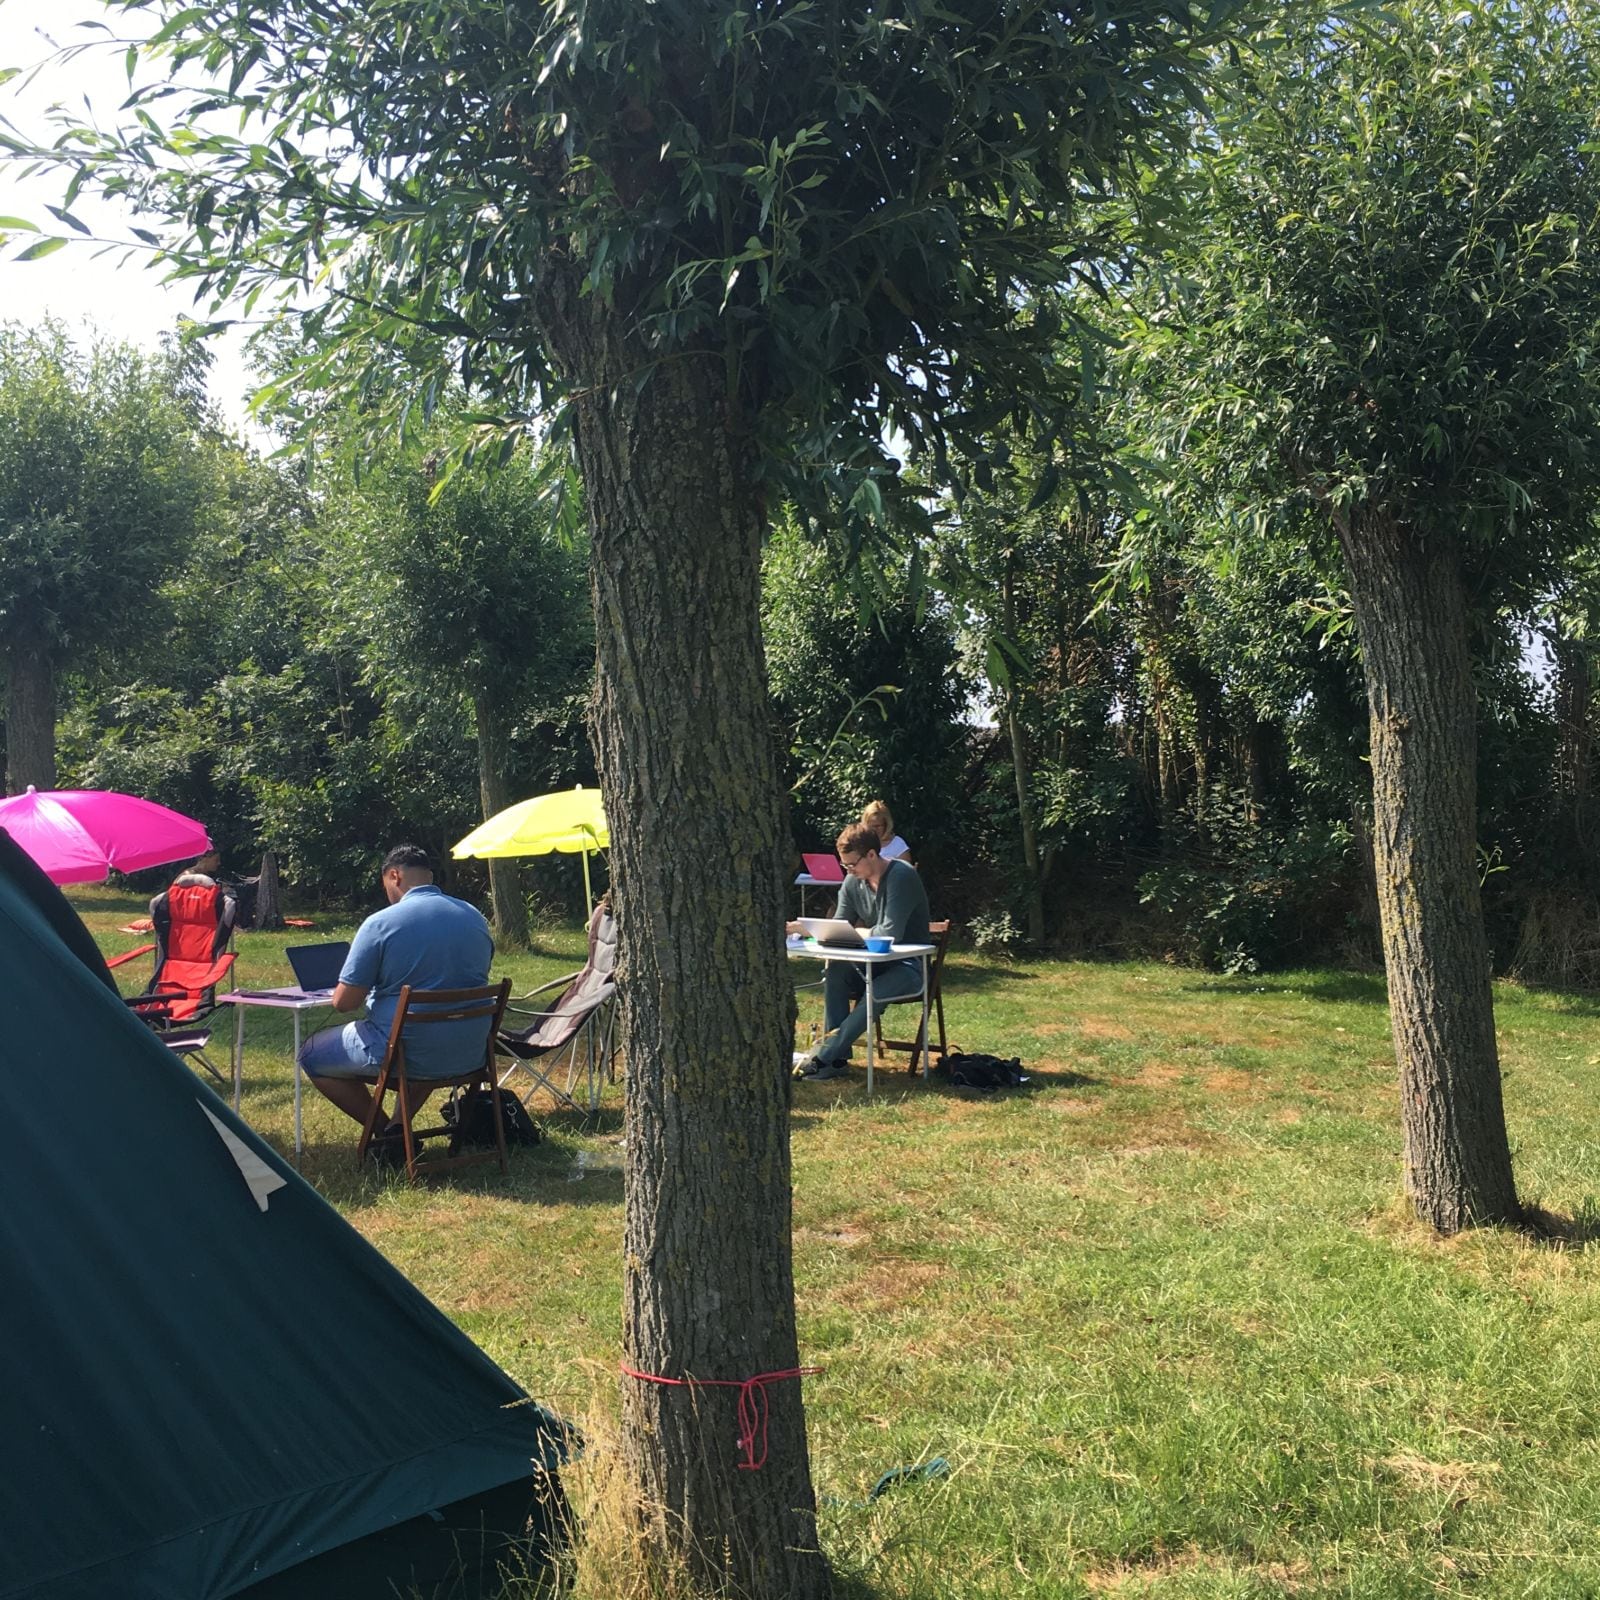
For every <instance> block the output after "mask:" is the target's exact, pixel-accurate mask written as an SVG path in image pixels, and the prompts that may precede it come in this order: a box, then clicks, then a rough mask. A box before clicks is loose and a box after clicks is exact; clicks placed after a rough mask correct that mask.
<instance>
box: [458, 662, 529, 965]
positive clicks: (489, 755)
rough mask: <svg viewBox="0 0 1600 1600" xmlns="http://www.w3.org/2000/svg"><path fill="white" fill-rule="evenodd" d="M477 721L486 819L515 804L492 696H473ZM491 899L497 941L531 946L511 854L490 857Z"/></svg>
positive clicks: (505, 946) (499, 719)
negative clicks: (512, 798) (507, 779)
mask: <svg viewBox="0 0 1600 1600" xmlns="http://www.w3.org/2000/svg"><path fill="white" fill-rule="evenodd" d="M472 714H473V721H474V722H475V723H476V724H477V729H478V793H479V795H480V796H481V797H482V802H483V820H484V821H485V822H487V821H488V820H489V818H490V817H492V816H496V815H498V814H499V813H500V812H502V811H504V810H505V808H506V807H507V806H508V805H510V804H511V786H510V785H509V784H508V783H507V782H506V731H505V721H504V718H502V717H501V715H500V713H499V711H498V710H497V709H496V708H495V707H494V706H493V705H492V704H491V703H490V699H489V696H488V695H486V694H482V693H475V694H474V695H473V697H472ZM489 900H490V904H491V906H492V908H493V910H494V942H495V944H496V946H498V948H500V949H501V950H526V949H527V947H528V902H527V901H526V900H524V899H523V897H522V873H521V871H520V870H519V869H518V867H517V863H516V861H515V860H514V859H513V858H511V857H510V856H498V857H490V860H489Z"/></svg>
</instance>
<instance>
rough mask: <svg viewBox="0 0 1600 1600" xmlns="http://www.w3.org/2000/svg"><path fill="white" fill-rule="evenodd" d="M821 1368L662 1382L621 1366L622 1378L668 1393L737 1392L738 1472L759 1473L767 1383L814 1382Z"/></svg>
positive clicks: (763, 1459) (762, 1459) (763, 1454)
mask: <svg viewBox="0 0 1600 1600" xmlns="http://www.w3.org/2000/svg"><path fill="white" fill-rule="evenodd" d="M821 1371H822V1368H821V1367H790V1368H789V1369H788V1371H787V1372H758V1373H756V1375H755V1376H754V1377H753V1378H664V1377H662V1376H661V1375H660V1374H659V1373H656V1372H639V1371H637V1370H635V1369H634V1368H633V1367H630V1366H628V1365H627V1363H626V1362H624V1363H623V1365H622V1375H623V1377H625V1378H637V1379H638V1380H639V1382H640V1383H659V1384H661V1385H662V1386H663V1387H664V1388H668V1389H737V1390H738V1391H739V1453H740V1454H741V1455H742V1456H743V1457H744V1459H743V1460H742V1461H741V1462H740V1463H739V1470H740V1471H741V1472H759V1471H760V1470H761V1469H762V1468H763V1467H764V1466H766V1464H767V1417H768V1415H769V1413H770V1411H771V1405H770V1403H769V1402H768V1400H767V1385H768V1384H769V1383H786V1382H788V1381H789V1380H790V1379H794V1378H814V1377H815V1376H816V1375H817V1374H818V1373H819V1372H821Z"/></svg>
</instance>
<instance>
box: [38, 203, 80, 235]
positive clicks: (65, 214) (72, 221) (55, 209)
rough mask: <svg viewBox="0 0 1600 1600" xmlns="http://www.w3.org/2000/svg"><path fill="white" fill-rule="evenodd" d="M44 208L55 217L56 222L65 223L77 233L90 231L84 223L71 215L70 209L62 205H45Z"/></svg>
mask: <svg viewBox="0 0 1600 1600" xmlns="http://www.w3.org/2000/svg"><path fill="white" fill-rule="evenodd" d="M45 210H46V211H48V212H49V213H50V215H51V216H52V217H54V218H55V219H56V221H57V222H64V223H66V225H67V226H68V227H69V228H72V229H74V230H75V231H76V232H78V233H90V231H91V230H90V228H89V226H88V225H87V224H86V223H83V222H79V221H78V219H77V218H76V217H75V216H73V214H72V213H71V212H70V211H68V210H66V209H65V208H64V207H62V206H51V205H47V206H46V207H45Z"/></svg>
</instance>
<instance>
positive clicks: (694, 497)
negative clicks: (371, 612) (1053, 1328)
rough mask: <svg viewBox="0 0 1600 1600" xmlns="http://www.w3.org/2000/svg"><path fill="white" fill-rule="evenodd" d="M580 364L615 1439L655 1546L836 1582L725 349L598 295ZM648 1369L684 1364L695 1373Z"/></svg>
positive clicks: (576, 373) (766, 749)
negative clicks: (814, 1399) (763, 1379)
mask: <svg viewBox="0 0 1600 1600" xmlns="http://www.w3.org/2000/svg"><path fill="white" fill-rule="evenodd" d="M547 325H549V326H550V327H551V332H552V337H553V342H554V343H555V345H556V347H557V350H558V353H559V354H560V355H561V357H562V358H563V365H564V366H565V367H566V369H567V372H568V376H569V378H570V379H571V381H572V382H573V385H574V388H575V389H576V390H577V391H578V397H577V401H576V405H577V414H576V426H575V439H576V446H577V454H578V461H579V467H580V470H581V472H582V476H583V481H584V488H585V493H586V497H587V503H588V514H589V524H590V535H591V540H592V573H593V588H594V606H595V633H596V641H597V655H598V662H597V667H598V670H597V676H596V688H595V701H594V713H593V725H594V732H595V744H596V751H597V755H598V760H599V766H600V778H601V787H602V789H603V791H604V794H605V805H606V816H607V820H608V822H609V824H610V828H611V871H612V886H613V887H612V901H613V906H614V909H615V913H616V918H617V934H618V950H619V955H620V965H619V979H620V981H619V991H620V997H621V1019H622V1027H623V1033H624V1043H625V1049H626V1052H627V1059H628V1076H627V1149H628V1160H627V1175H626V1184H625V1194H626V1222H625V1258H624V1289H623V1304H624V1349H625V1352H626V1353H625V1363H626V1365H627V1367H629V1368H632V1369H634V1370H635V1371H637V1372H639V1373H643V1374H647V1375H648V1377H646V1378H639V1377H634V1376H629V1375H627V1374H625V1375H624V1377H623V1379H622V1386H623V1387H622V1401H623V1405H622V1415H623V1434H624V1449H625V1453H626V1456H627V1462H628V1467H629V1472H630V1476H631V1478H632V1481H633V1484H634V1486H635V1488H636V1490H637V1493H638V1496H639V1503H640V1508H641V1516H642V1518H643V1525H644V1528H645V1531H646V1536H647V1540H646V1542H647V1551H648V1552H649V1553H651V1554H653V1555H656V1556H659V1557H664V1558H665V1561H666V1562H667V1564H668V1565H677V1564H680V1563H681V1564H686V1565H687V1567H688V1569H689V1571H690V1573H691V1574H692V1575H693V1576H694V1578H695V1579H696V1580H697V1581H698V1582H699V1583H701V1584H703V1585H704V1586H705V1587H706V1588H708V1589H711V1590H714V1591H715V1592H716V1593H717V1594H719V1595H721V1594H724V1593H732V1594H738V1595H748V1596H751V1597H753V1600H754V1597H759V1600H778V1597H785V1600H787V1597H794V1600H815V1597H821V1596H825V1595H826V1594H827V1593H828V1592H829V1588H830V1580H829V1574H828V1569H827V1565H826V1563H825V1561H824V1559H823V1557H822V1554H821V1551H820V1549H819V1547H818V1544H817V1532H816V1513H815V1497H814V1494H813V1491H812V1486H811V1474H810V1464H809V1458H808V1453H807V1447H806V1435H805V1411H804V1406H803V1401H802V1391H801V1384H800V1381H798V1380H797V1379H794V1378H788V1379H783V1380H779V1381H775V1382H773V1383H771V1384H770V1385H767V1386H765V1389H764V1394H763V1395H755V1396H753V1399H754V1400H755V1401H756V1402H757V1403H758V1404H761V1405H764V1406H765V1407H767V1408H769V1409H770V1415H769V1418H768V1421H767V1424H766V1438H767V1451H768V1454H767V1458H766V1460H765V1463H764V1464H763V1465H762V1466H761V1467H760V1468H759V1470H742V1469H741V1466H740V1459H741V1453H740V1450H739V1448H738V1447H737V1443H736V1441H737V1436H738V1434H739V1423H738V1410H739V1390H738V1389H737V1388H735V1387H724V1386H723V1385H729V1384H736V1383H738V1382H740V1381H742V1380H744V1379H747V1378H750V1377H754V1376H758V1375H761V1374H767V1373H785V1372H791V1371H793V1369H794V1368H796V1367H797V1366H798V1365H799V1360H798V1350H797V1341H796V1331H795V1315H794V1278H793V1268H792V1258H791V1239H790V1229H791V1199H790V1156H789V1083H790V1077H789V1063H790V1051H791V1049H792V1048H793V1019H794V996H793V987H792V984H791V981H790V977H789V973H788V971H787V963H786V961H785V957H784V952H783V920H784V892H785V891H784V883H783V868H784V864H785V855H786V842H785V841H784V840H783V839H782V837H781V834H782V832H783V815H784V813H783V802H782V793H781V788H780V784H779V775H778V763H777V751H776V745H775V739H774V733H773V730H772V728H771V726H770V713H769V710H768V698H767V680H766V670H765V662H764V656H763V650H762V643H761V624H760V605H759V599H760V590H759V581H760V560H761V537H762V531H763V518H762V510H761V506H760V502H759V498H758V496H757V495H756V494H755V493H754V492H753V490H752V487H751V473H750V459H749V456H748V454H747V452H746V448H745V446H744V445H743V444H742V441H741V439H740V436H739V433H738V430H737V424H736V421H735V420H734V419H732V418H731V417H730V415H729V410H728V404H727V400H726V397H725V389H724V384H725V377H724V371H723V367H722V364H721V362H720V360H718V359H712V358H709V357H708V358H700V357H696V356H693V355H690V356H683V357H679V358H677V359H674V360H672V361H670V362H664V363H659V364H657V365H655V367H654V369H653V371H650V374H649V376H648V378H647V379H645V380H644V381H642V382H641V381H636V380H637V379H638V377H639V375H640V374H641V373H643V372H644V371H645V370H646V360H645V358H644V355H643V353H642V352H638V351H630V350H627V349H624V348H619V347H618V346H617V345H614V344H612V343H611V342H609V341H610V340H611V338H612V337H613V335H612V332H611V328H610V327H608V326H606V325H605V321H604V313H603V312H601V311H599V310H597V309H595V308H594V302H593V301H592V300H585V301H583V302H578V301H576V300H575V299H574V300H572V301H569V302H567V303H566V304H564V305H560V306H557V307H555V308H554V315H553V317H552V318H551V319H550V322H549V323H548V324H547ZM652 1379H675V1380H695V1381H694V1382H693V1383H692V1384H691V1385H690V1386H688V1387H681V1386H676V1385H669V1384H665V1383H661V1382H657V1381H651V1380H652Z"/></svg>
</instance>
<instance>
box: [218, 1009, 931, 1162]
mask: <svg viewBox="0 0 1600 1600" xmlns="http://www.w3.org/2000/svg"><path fill="white" fill-rule="evenodd" d="M332 998H333V995H332V992H331V991H328V992H325V993H316V994H308V993H307V992H306V991H305V990H304V989H235V990H234V991H233V992H232V993H231V994H219V995H218V996H217V1004H218V1005H219V1006H232V1007H233V1008H234V1010H233V1109H234V1110H235V1111H237V1110H238V1109H239V1102H240V1101H241V1100H242V1099H243V1097H244V1014H245V1011H246V1010H247V1009H248V1008H249V1007H251V1006H262V1007H264V1008H265V1009H267V1010H269V1011H292V1012H293V1013H294V1055H293V1057H292V1058H291V1060H290V1067H291V1069H292V1071H293V1072H294V1159H295V1161H296V1163H298V1162H299V1160H300V1156H301V1152H302V1151H303V1150H304V1148H305V1141H304V1137H303V1135H302V1132H301V1124H300V1013H301V1012H302V1011H317V1010H326V1009H327V1008H328V1005H329V1003H330V1001H331V1000H332ZM923 1009H924V1010H926V1009H927V1008H926V1005H924V1008H923ZM347 1020H348V1019H347Z"/></svg>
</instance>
